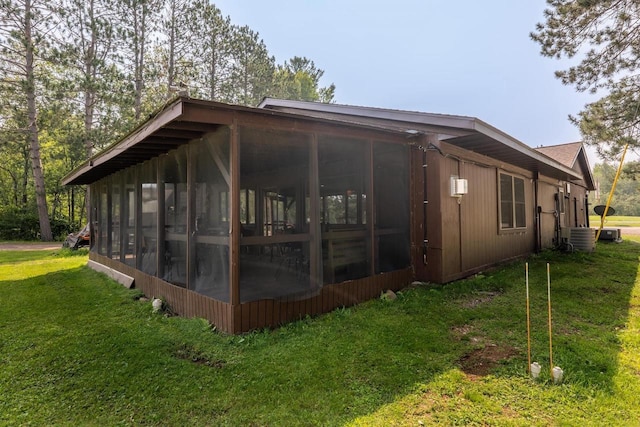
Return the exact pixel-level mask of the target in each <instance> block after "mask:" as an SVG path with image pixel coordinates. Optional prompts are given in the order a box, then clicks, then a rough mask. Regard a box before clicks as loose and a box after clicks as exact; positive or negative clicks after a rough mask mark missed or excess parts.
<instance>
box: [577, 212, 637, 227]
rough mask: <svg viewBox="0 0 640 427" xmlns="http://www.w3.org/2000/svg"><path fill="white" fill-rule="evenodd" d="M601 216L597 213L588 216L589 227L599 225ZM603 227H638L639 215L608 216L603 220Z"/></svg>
mask: <svg viewBox="0 0 640 427" xmlns="http://www.w3.org/2000/svg"><path fill="white" fill-rule="evenodd" d="M600 220H601V218H600V217H599V216H598V215H590V216H589V224H590V225H591V227H595V228H597V227H600ZM604 226H605V227H640V216H618V215H613V216H608V217H607V218H606V219H605V221H604Z"/></svg>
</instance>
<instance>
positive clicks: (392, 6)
mask: <svg viewBox="0 0 640 427" xmlns="http://www.w3.org/2000/svg"><path fill="white" fill-rule="evenodd" d="M214 3H215V4H216V5H217V6H218V7H219V8H220V9H221V10H222V13H223V14H224V15H229V16H231V21H232V22H233V23H234V24H236V25H248V26H249V27H251V28H252V29H253V30H254V31H257V32H258V33H259V34H260V36H261V38H262V39H263V40H264V42H265V44H266V45H267V48H268V49H269V51H270V53H271V54H272V55H274V56H275V57H276V61H277V62H278V63H282V62H284V61H285V60H287V59H289V58H291V57H293V56H306V57H308V58H310V59H312V60H313V61H314V62H315V64H316V66H317V67H318V68H321V69H323V70H325V75H324V77H323V80H322V84H323V85H328V84H330V83H334V84H335V85H336V96H335V101H336V102H337V103H340V104H352V105H365V106H372V107H383V108H395V109H403V110H414V111H425V112H433V113H444V114H457V115H466V116H473V117H477V118H479V119H481V120H483V121H485V122H488V123H489V124H491V125H493V126H495V127H497V128H499V129H501V130H502V131H504V132H507V133H508V134H510V135H511V136H513V137H515V138H517V139H519V140H520V141H522V142H524V143H526V144H528V145H530V146H532V147H537V146H540V145H545V146H547V145H556V144H561V143H566V142H574V141H578V140H580V133H579V131H578V129H577V128H576V127H575V126H573V125H572V124H571V123H570V122H569V121H568V119H567V116H568V115H569V114H574V115H575V114H577V113H578V112H579V111H580V110H581V109H582V107H583V106H584V105H585V104H586V103H587V102H590V101H593V100H595V99H596V98H594V96H593V95H589V94H584V93H578V92H576V91H575V89H574V88H573V87H568V86H563V85H562V84H561V83H560V81H559V80H558V79H556V78H555V77H554V71H555V70H557V69H561V68H565V67H566V66H567V65H569V64H570V62H568V61H566V60H565V61H558V60H555V59H550V58H546V57H542V56H541V55H540V54H539V48H538V45H537V44H536V43H534V42H533V41H532V40H531V39H530V37H529V33H530V32H531V31H533V30H534V29H535V24H536V23H537V22H541V21H542V20H543V11H544V8H545V5H546V3H545V0H517V1H514V0H485V1H477V0H457V1H456V0H449V1H447V0H396V1H393V2H392V1H385V2H383V1H380V0H368V1H365V0H218V1H214ZM590 157H591V156H590ZM590 161H591V165H592V166H593V164H594V161H595V159H594V158H593V157H592V159H591V160H590Z"/></svg>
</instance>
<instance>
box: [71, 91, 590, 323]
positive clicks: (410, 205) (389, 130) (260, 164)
mask: <svg viewBox="0 0 640 427" xmlns="http://www.w3.org/2000/svg"><path fill="white" fill-rule="evenodd" d="M583 154H584V153H583ZM578 158H581V157H580V156H578ZM574 163H575V162H574ZM576 165H577V166H575V165H570V166H568V165H567V164H563V163H561V162H560V161H558V160H555V159H554V158H552V157H550V156H548V155H546V154H545V153H543V152H539V151H536V150H533V149H531V148H529V147H528V146H526V145H525V144H523V143H521V142H519V141H517V140H515V139H514V138H512V137H510V136H509V135H507V134H505V133H503V132H501V131H499V130H498V129H496V128H494V127H492V126H490V125H488V124H486V123H484V122H482V121H480V120H478V119H475V118H472V117H463V116H452V115H441V114H428V113H419V112H407V111H397V110H388V109H377V108H368V107H354V106H345V105H336V104H319V103H310V102H297V101H284V100H278V99H265V100H264V101H263V102H262V103H261V105H260V106H259V107H258V108H248V107H240V106H234V105H227V104H222V103H216V102H209V101H200V100H193V99H187V98H178V99H176V100H175V101H173V102H172V103H170V104H169V105H168V106H166V107H165V108H163V109H162V110H161V111H158V112H157V113H156V114H155V115H154V116H153V117H151V118H150V119H149V120H148V121H147V122H146V123H144V124H143V125H141V126H140V127H138V128H137V129H136V130H134V131H133V132H131V133H130V134H128V135H126V136H125V137H123V138H122V139H120V140H119V141H117V142H115V143H114V144H113V145H112V146H110V147H109V148H108V149H106V150H104V151H103V152H101V153H99V154H97V155H95V156H93V157H92V158H91V159H89V160H87V161H86V162H85V163H83V164H82V165H81V166H80V167H78V168H77V169H76V170H74V171H72V172H71V173H69V174H68V175H67V176H66V177H65V179H64V181H63V182H64V183H65V184H68V185H75V184H81V185H89V187H90V197H91V215H90V223H91V230H92V231H91V234H92V240H91V251H90V265H91V266H93V267H94V268H97V269H101V270H103V271H107V272H108V273H109V274H111V275H112V276H113V277H115V278H117V279H118V280H120V281H121V282H123V283H127V284H128V285H131V283H133V284H134V286H136V287H137V288H139V289H141V290H142V291H143V292H144V293H145V294H146V295H149V296H155V297H161V298H163V299H165V300H166V301H167V302H168V304H169V305H170V306H171V307H172V309H173V310H174V311H175V312H177V313H179V314H181V315H185V316H198V317H204V318H206V319H208V320H209V321H210V322H212V323H213V324H215V325H216V326H217V327H218V328H219V329H220V330H223V331H226V332H229V333H241V332H244V331H248V330H251V329H255V328H261V327H265V326H274V325H278V324H281V323H284V322H288V321H292V320H296V319H299V318H301V317H304V316H306V315H312V316H313V315H316V314H320V313H324V312H328V311H331V310H333V309H334V308H336V307H340V306H348V305H353V304H357V303H359V302H362V301H365V300H368V299H371V298H375V297H377V296H379V295H380V293H381V292H383V291H385V290H387V289H392V290H399V289H401V288H403V287H404V286H406V285H407V284H409V283H411V281H412V280H416V279H417V280H424V281H432V282H438V283H444V282H448V281H451V280H455V279H457V278H460V277H464V276H467V275H469V274H473V273H474V272H477V271H480V270H482V269H485V268H487V267H488V266H491V265H494V264H496V263H499V262H502V261H504V260H508V259H512V258H517V257H521V256H524V255H527V254H529V253H532V252H534V251H536V250H540V249H542V248H544V247H549V246H552V245H553V244H554V242H557V239H558V235H557V231H558V227H562V226H565V224H560V225H559V224H557V223H556V222H554V217H552V216H548V215H547V212H548V211H550V210H552V209H555V208H558V209H556V210H558V211H560V210H561V209H562V206H565V209H569V211H565V213H563V214H562V215H565V216H566V217H567V218H569V217H571V216H572V215H574V216H576V215H577V216H579V218H578V221H577V222H576V224H578V223H579V225H586V224H587V222H586V221H588V220H587V217H586V205H585V208H584V209H582V210H580V211H578V210H577V208H576V207H575V206H578V205H577V204H576V205H575V206H574V211H571V209H572V207H571V206H572V205H571V202H570V201H571V200H573V199H571V198H575V199H576V200H580V201H581V202H582V201H583V200H586V197H585V195H586V194H587V192H588V191H589V190H592V189H593V179H592V177H591V175H590V171H589V169H588V164H586V163H584V162H582V161H581V160H579V161H577V163H576ZM567 195H570V198H569V199H566V196H567ZM560 200H562V201H564V200H569V202H566V203H563V204H562V206H559V205H558V203H559V202H558V201H560ZM585 203H586V202H585ZM580 206H582V205H580ZM554 207H555V208H554ZM567 212H569V214H568V216H567ZM571 212H574V213H575V214H574V213H571ZM566 224H567V225H569V224H571V225H573V223H569V222H567V223H566Z"/></svg>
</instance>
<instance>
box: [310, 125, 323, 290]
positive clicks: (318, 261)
mask: <svg viewBox="0 0 640 427" xmlns="http://www.w3.org/2000/svg"><path fill="white" fill-rule="evenodd" d="M318 171H319V168H318V135H317V134H316V133H312V134H311V145H310V147H309V220H310V224H309V233H310V234H311V239H310V241H309V261H310V262H309V275H310V280H311V287H312V288H318V289H319V288H320V287H321V286H322V283H323V280H324V279H323V277H322V231H321V230H320V182H319V181H320V179H319V172H318Z"/></svg>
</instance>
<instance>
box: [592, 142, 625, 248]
mask: <svg viewBox="0 0 640 427" xmlns="http://www.w3.org/2000/svg"><path fill="white" fill-rule="evenodd" d="M627 148H629V144H626V145H625V146H624V150H623V151H622V157H621V158H620V165H619V166H618V171H617V172H616V177H615V178H614V179H613V185H611V191H610V192H609V197H607V204H606V205H605V206H604V212H602V218H600V228H599V229H598V232H597V233H596V242H597V241H598V238H600V233H601V232H602V228H603V227H604V219H605V218H606V217H607V211H608V210H609V205H610V204H611V199H612V198H613V191H614V190H615V189H616V184H617V183H618V178H620V172H622V164H623V163H624V156H625V155H626V154H627Z"/></svg>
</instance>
